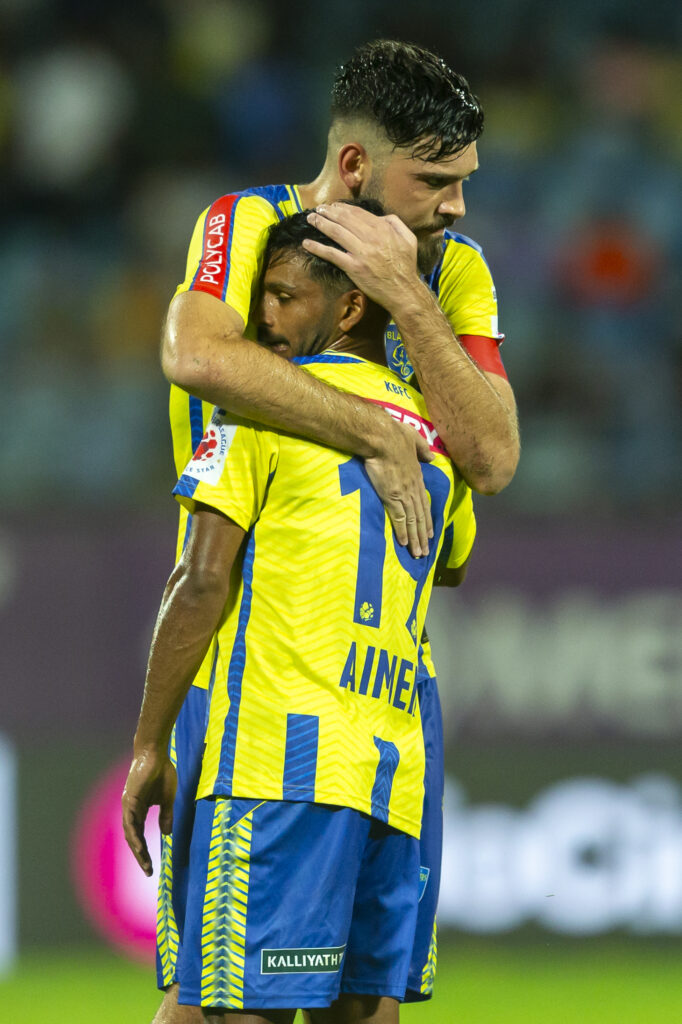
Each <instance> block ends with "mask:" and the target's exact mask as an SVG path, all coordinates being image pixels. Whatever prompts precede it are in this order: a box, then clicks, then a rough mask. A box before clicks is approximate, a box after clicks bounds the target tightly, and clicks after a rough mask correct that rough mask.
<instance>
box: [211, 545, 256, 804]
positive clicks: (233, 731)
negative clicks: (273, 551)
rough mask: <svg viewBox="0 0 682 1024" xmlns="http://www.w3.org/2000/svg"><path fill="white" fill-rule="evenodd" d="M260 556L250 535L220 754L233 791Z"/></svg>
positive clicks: (226, 780) (222, 778)
mask: <svg viewBox="0 0 682 1024" xmlns="http://www.w3.org/2000/svg"><path fill="white" fill-rule="evenodd" d="M255 553H256V542H255V540H254V536H253V532H251V533H250V534H249V539H248V542H247V545H246V553H245V555H244V565H243V568H242V581H243V584H244V591H243V593H242V601H241V605H240V608H239V619H238V621H237V635H236V636H235V639H234V644H233V645H232V657H231V658H230V667H229V668H228V670H227V695H228V697H229V698H230V707H229V709H228V712H227V715H226V716H225V725H224V730H223V741H222V746H221V751H220V772H219V773H218V778H219V779H220V782H221V783H224V784H225V785H226V786H227V787H228V792H229V791H230V789H231V788H232V776H233V775H234V757H235V745H236V741H237V729H238V728H239V706H240V704H241V699H242V681H243V679H244V667H245V665H246V628H247V626H248V624H249V617H250V615H251V601H252V598H253V591H252V586H253V561H254V558H255Z"/></svg>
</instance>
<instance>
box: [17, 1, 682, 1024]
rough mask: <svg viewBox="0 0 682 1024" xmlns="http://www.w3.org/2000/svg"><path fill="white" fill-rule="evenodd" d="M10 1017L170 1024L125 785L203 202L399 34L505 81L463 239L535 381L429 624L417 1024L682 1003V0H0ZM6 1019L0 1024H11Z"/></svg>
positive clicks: (511, 344) (625, 1013)
mask: <svg viewBox="0 0 682 1024" xmlns="http://www.w3.org/2000/svg"><path fill="white" fill-rule="evenodd" d="M0 19H1V21H2V34H1V36H0V184H1V189H0V194H1V197H2V198H1V199H0V218H1V220H2V228H1V231H2V236H1V237H2V244H1V247H0V351H1V353H2V363H3V373H2V375H1V377H0V424H1V430H2V445H0V474H1V475H2V479H3V489H2V498H1V499H0V500H1V502H2V512H3V515H2V524H1V526H0V608H1V615H2V651H3V661H4V672H3V677H4V678H3V686H2V691H1V693H0V735H1V740H0V821H1V822H2V827H1V829H0V1017H1V1018H2V1019H3V1020H4V1019H6V1020H8V1021H14V1020H19V1019H23V1018H24V1016H25V1015H26V1014H27V1013H28V1011H29V1008H34V1007H35V1006H36V1005H40V1006H42V1007H43V1008H45V1011H46V1012H45V1015H44V1016H43V1018H42V1019H45V1020H48V1021H51V1022H52V1021H54V1022H55V1024H58V1022H61V1021H62V1020H69V1021H76V1022H78V1021H86V1020H88V1021H89V1020H98V1021H100V1022H107V1021H109V1020H111V1021H122V1020H126V1021H131V1022H132V1021H135V1020H139V1021H144V1020H146V1019H148V1017H149V1016H151V1010H152V1008H153V1007H154V1005H155V1003H156V995H155V992H154V989H153V981H152V976H151V971H150V970H149V968H141V967H140V966H135V965H133V963H132V960H130V959H129V958H130V957H137V958H142V960H143V961H144V958H145V957H146V956H148V950H149V947H150V932H151V928H152V926H153V893H152V889H151V888H150V887H149V886H148V885H145V882H144V879H143V878H142V876H141V875H139V877H138V874H136V872H135V871H134V870H133V866H132V860H130V859H129V858H128V856H127V854H126V851H125V850H121V849H120V847H118V846H117V845H116V837H117V835H118V808H117V804H118V792H119V790H120V773H121V770H122V766H123V767H124V766H125V761H126V758H127V756H128V751H129V743H130V737H131V733H132V729H133V726H134V721H135V718H136V713H137V709H138V705H139V699H140V693H141V685H142V677H143V670H144V663H145V656H146V649H147V646H148V642H149V638H150V632H151V627H152V623H153V619H154V614H155V609H156V606H157V603H158V600H159V596H160V593H161V589H162V587H163V584H164V582H165V579H166V576H167V574H168V571H169V567H170V562H171V558H172V552H173V533H174V506H173V501H172V499H171V498H170V496H169V492H170V487H171V486H172V483H173V476H172V463H171V457H170V448H169V444H168V432H167V424H166V386H165V384H164V381H163V379H162V377H161V374H160V371H159V367H158V360H157V345H158V335H159V328H160V323H161V320H162V317H163V315H164V311H165V308H166V305H167V302H168V300H169V297H170V296H171V294H172V291H173V289H174V287H175V284H176V283H177V281H179V280H180V279H181V278H182V273H183V267H184V259H185V252H186V246H187V244H188V240H189V235H190V232H191V229H192V227H193V224H194V221H195V218H196V216H197V215H198V213H199V212H200V211H201V210H202V209H203V208H204V207H205V206H206V205H208V203H209V202H210V201H211V200H212V199H213V198H215V197H216V196H218V195H220V194H222V193H224V192H226V191H230V190H235V189H238V188H241V187H245V186H247V185H250V184H265V183H269V182H279V181H297V182H299V181H307V180H309V179H310V178H311V177H312V176H313V175H314V173H315V172H316V171H317V169H318V165H319V164H320V162H321V160H322V154H323V149H324V143H325V129H326V112H327V96H328V89H329V82H330V76H331V72H332V69H333V67H334V66H335V65H336V64H337V63H339V62H341V61H342V60H343V58H344V57H345V56H346V55H348V54H349V53H350V52H351V51H352V49H353V47H354V46H355V45H356V44H357V43H359V42H361V41H363V40H366V39H368V38H372V37H375V36H377V35H386V36H392V35H396V36H398V37H400V38H404V39H410V40H414V41H416V42H420V43H423V44H425V45H427V46H431V47H434V48H437V49H438V50H439V51H440V52H441V53H442V54H443V56H444V57H445V58H447V59H448V60H449V62H451V63H452V64H453V65H454V66H455V67H456V68H457V69H458V70H461V71H462V72H463V73H464V74H466V75H467V77H468V78H469V79H470V81H471V82H472V84H473V86H474V89H475V91H476V92H478V93H479V95H480V96H481V97H482V100H483V103H484V106H485V108H486V115H487V128H486V132H485V135H484V137H483V140H482V142H481V144H480V152H481V164H482V170H481V172H480V173H479V174H477V175H476V177H475V179H474V180H473V181H472V182H471V184H470V185H469V186H468V196H467V199H468V208H469V212H468V213H467V216H466V219H465V221H464V222H463V224H462V226H461V229H462V230H463V231H464V232H465V233H466V234H468V235H471V236H472V237H473V238H475V239H476V240H477V241H478V242H479V243H481V244H482V245H483V248H484V251H485V253H486V256H487V258H488V261H489V263H490V264H491V268H492V271H493V276H494V278H495V281H496V284H497V289H498V295H499V300H500V322H501V329H502V330H503V331H504V332H505V333H506V335H507V341H506V343H505V345H504V347H503V357H504V359H505V363H506V366H507V369H508V371H509V374H510V377H511V380H512V383H513V384H514V386H515V389H516V394H517V398H518V403H519V409H520V416H521V424H522V433H523V443H524V452H523V457H522V462H521V465H520V468H519V471H518V474H517V477H516V479H515V480H514V482H513V483H512V485H511V486H510V487H509V488H508V490H507V491H506V492H504V493H503V494H502V495H500V496H499V497H497V498H495V499H494V500H490V499H487V500H485V499H479V501H478V506H477V508H478V516H479V541H478V546H477V551H476V553H475V557H474V559H473V563H472V567H471V570H470V573H469V579H468V581H467V584H466V586H465V587H464V588H463V589H462V591H461V592H458V593H456V594H444V595H443V594H440V595H438V598H437V599H436V601H435V604H434V607H433V612H432V615H431V622H430V632H431V633H432V634H433V637H434V646H435V651H436V655H437V659H438V663H439V665H440V680H441V687H442V695H443V703H444V710H445V718H446V730H447V740H448V742H447V768H448V779H449V781H448V791H447V801H446V802H447V807H446V814H447V822H446V857H445V866H444V881H443V893H442V905H441V911H440V921H441V947H440V960H441V969H440V973H439V980H438V988H439V992H438V997H437V998H436V1000H434V1003H433V1004H432V1005H431V1006H430V1007H417V1008H415V1009H414V1010H413V1011H411V1012H409V1013H406V1014H405V1018H406V1019H408V1020H409V1021H412V1020H414V1021H417V1020H421V1021H438V1022H440V1021H443V1022H445V1021H461V1022H463V1024H477V1022H481V1024H482V1022H486V1024H488V1022H492V1021H500V1022H506V1021H516V1020H524V1021H529V1020H530V1021H535V1020H538V1021H539V1020H541V1019H542V1020H545V1021H548V1022H550V1024H559V1022H564V1021H565V1022H578V1021H579V1022H581V1024H586V1022H591V1021H597V1020H598V1021H600V1024H601V1022H608V1021H614V1022H615V1021H618V1022H619V1024H622V1022H640V1021H641V1022H647V1024H650V1022H672V1021H677V1020H679V1019H680V1015H681V1013H682V1011H680V1006H682V981H681V980H680V953H682V943H681V942H680V937H681V936H682V764H681V761H680V751H679V741H680V738H681V736H682V687H681V686H680V682H681V674H682V673H681V671H680V670H681V668H682V614H681V613H682V592H681V589H680V584H681V582H682V545H681V543H680V535H679V523H680V511H682V487H681V484H682V460H681V459H680V441H681V440H682V413H681V409H682V404H681V401H680V400H681V398H682V332H681V330H680V318H679V310H678V307H679V304H680V263H681V256H682V215H681V214H682V189H681V188H680V170H681V164H682V133H681V132H680V124H681V123H682V63H681V61H680V42H681V36H682V14H681V13H680V8H679V5H678V4H676V3H674V2H673V0H671V2H667V0H652V2H650V3H646V4H643V3H641V0H573V2H572V3H571V4H570V5H559V4H553V3H544V2H541V0H475V2H472V3H469V4H458V5H455V4H450V3H445V2H444V0H420V2H419V3H418V4H417V3H414V4H412V3H407V4H404V5H397V4H395V2H393V0H391V2H388V0H343V2H341V0H326V2H325V3H324V4H322V3H318V4H313V3H311V2H309V0H290V2H288V3H286V4H278V3H276V2H275V0H248V2H247V0H193V2H190V0H135V2H132V0H119V2H118V3H117V4H107V5H103V4H98V3H92V2H91V0H0ZM5 1015H6V1016H5Z"/></svg>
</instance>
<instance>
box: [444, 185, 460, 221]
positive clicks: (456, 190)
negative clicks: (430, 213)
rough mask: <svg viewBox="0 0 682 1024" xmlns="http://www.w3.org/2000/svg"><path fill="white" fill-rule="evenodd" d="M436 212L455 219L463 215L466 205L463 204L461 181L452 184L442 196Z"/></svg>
mask: <svg viewBox="0 0 682 1024" xmlns="http://www.w3.org/2000/svg"><path fill="white" fill-rule="evenodd" d="M438 213H439V214H441V215H442V216H444V217H454V218H455V219H456V220H459V218H460V217H463V216H464V214H465V213H466V206H465V204H464V191H463V189H462V183H461V181H458V182H457V184H456V185H453V187H452V189H451V190H450V191H449V192H448V194H447V195H446V196H444V198H443V199H442V201H441V204H440V206H439V207H438Z"/></svg>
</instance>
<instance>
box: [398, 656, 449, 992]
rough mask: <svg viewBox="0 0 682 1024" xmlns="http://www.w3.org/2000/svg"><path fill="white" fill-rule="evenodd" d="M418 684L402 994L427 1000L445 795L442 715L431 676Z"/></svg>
mask: <svg viewBox="0 0 682 1024" xmlns="http://www.w3.org/2000/svg"><path fill="white" fill-rule="evenodd" d="M417 685H418V686H419V711H420V714H421V719H422V729H423V732H424V751H425V755H426V768H425V773H424V807H423V810H422V831H421V838H420V840H419V864H420V868H419V874H420V894H419V908H418V913H417V927H416V930H415V935H414V941H413V945H412V959H411V962H410V973H409V977H408V981H407V990H406V992H405V999H404V1002H406V1003H416V1002H421V1001H423V1000H425V999H430V998H431V995H432V993H433V983H434V979H435V976H436V960H437V952H438V947H437V942H436V910H437V908H438V894H439V892H440V872H441V861H442V858H443V797H444V794H445V768H444V764H443V715H442V712H441V706H440V697H439V696H438V685H437V683H436V680H435V678H434V677H433V676H427V675H424V676H422V677H421V678H419V677H418V679H417Z"/></svg>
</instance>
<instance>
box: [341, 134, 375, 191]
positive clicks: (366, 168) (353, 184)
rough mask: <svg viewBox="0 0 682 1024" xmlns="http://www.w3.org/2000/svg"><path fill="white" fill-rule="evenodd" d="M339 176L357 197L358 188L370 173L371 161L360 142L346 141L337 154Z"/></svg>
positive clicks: (367, 179)
mask: <svg viewBox="0 0 682 1024" xmlns="http://www.w3.org/2000/svg"><path fill="white" fill-rule="evenodd" d="M337 160H338V163H337V166H338V170H339V177H340V178H341V181H342V182H343V183H344V185H345V186H346V188H347V189H348V191H349V192H350V193H351V195H352V196H353V197H354V198H355V199H357V197H358V196H359V195H360V190H361V188H362V186H363V184H365V183H366V182H367V181H369V178H370V176H371V174H372V162H371V160H370V158H369V155H368V153H367V150H366V149H365V147H364V146H363V145H362V144H361V143H360V142H347V143H346V144H345V145H343V146H342V147H341V149H340V150H339V154H338V158H337Z"/></svg>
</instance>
